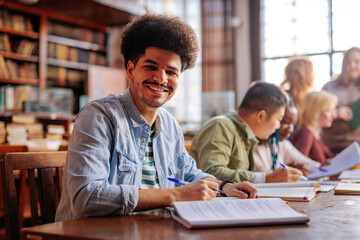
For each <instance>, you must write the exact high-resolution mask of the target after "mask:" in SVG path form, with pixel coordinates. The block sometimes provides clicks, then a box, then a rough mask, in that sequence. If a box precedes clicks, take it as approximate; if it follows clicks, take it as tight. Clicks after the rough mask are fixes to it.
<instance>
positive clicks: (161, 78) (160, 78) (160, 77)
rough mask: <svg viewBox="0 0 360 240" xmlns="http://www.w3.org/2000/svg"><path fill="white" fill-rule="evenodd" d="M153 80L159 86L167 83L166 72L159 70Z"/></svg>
mask: <svg viewBox="0 0 360 240" xmlns="http://www.w3.org/2000/svg"><path fill="white" fill-rule="evenodd" d="M153 79H154V81H156V82H157V83H159V84H164V83H166V82H167V76H166V71H165V70H164V69H159V70H158V71H156V73H154V76H153Z"/></svg>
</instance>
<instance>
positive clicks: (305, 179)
mask: <svg viewBox="0 0 360 240" xmlns="http://www.w3.org/2000/svg"><path fill="white" fill-rule="evenodd" d="M279 164H280V166H282V167H283V168H287V166H286V165H285V164H283V163H281V162H279ZM300 180H302V181H308V180H309V179H307V177H305V176H301V177H300Z"/></svg>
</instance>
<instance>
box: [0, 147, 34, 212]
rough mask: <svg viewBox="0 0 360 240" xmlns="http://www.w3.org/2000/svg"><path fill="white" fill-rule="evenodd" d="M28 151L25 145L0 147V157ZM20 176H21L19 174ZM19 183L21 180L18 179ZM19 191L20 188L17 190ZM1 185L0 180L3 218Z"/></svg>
mask: <svg viewBox="0 0 360 240" xmlns="http://www.w3.org/2000/svg"><path fill="white" fill-rule="evenodd" d="M28 151H29V149H28V147H27V146H26V145H0V157H1V156H2V155H4V154H5V153H9V152H28ZM20 175H21V174H20ZM20 182H21V179H20ZM19 189H20V188H19ZM2 192H3V191H2V184H1V178H0V217H1V218H3V217H4V202H3V194H2Z"/></svg>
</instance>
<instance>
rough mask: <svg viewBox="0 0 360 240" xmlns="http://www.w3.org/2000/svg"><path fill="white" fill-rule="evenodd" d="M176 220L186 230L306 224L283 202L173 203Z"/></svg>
mask: <svg viewBox="0 0 360 240" xmlns="http://www.w3.org/2000/svg"><path fill="white" fill-rule="evenodd" d="M173 206H174V210H173V211H172V212H171V215H172V217H173V219H175V220H176V221H178V222H180V223H181V224H183V225H184V226H185V227H187V228H213V227H231V226H251V225H277V224H294V223H306V222H308V221H309V220H310V219H309V217H308V216H307V215H305V214H302V213H299V212H297V211H295V210H293V209H292V208H291V207H289V206H288V205H287V204H286V203H284V201H282V200H281V199H280V198H268V199H230V200H221V199H220V200H217V201H186V202H174V203H173Z"/></svg>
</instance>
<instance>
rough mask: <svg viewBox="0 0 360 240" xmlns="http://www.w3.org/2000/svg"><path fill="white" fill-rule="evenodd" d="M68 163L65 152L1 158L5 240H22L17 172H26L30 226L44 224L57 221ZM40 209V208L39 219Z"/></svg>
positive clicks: (15, 154) (14, 155)
mask: <svg viewBox="0 0 360 240" xmlns="http://www.w3.org/2000/svg"><path fill="white" fill-rule="evenodd" d="M65 161H66V152H65V151H63V152H27V153H7V154H5V155H3V156H2V157H1V161H0V168H1V179H2V185H3V198H4V206H5V227H6V239H20V225H19V207H18V197H17V193H16V188H15V179H14V170H26V171H27V180H28V185H29V196H30V211H31V225H38V224H45V223H49V222H53V221H54V220H55V212H56V207H57V204H58V201H59V199H60V194H61V186H62V185H61V180H62V173H63V167H64V166H65ZM38 206H40V216H39V208H38Z"/></svg>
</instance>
